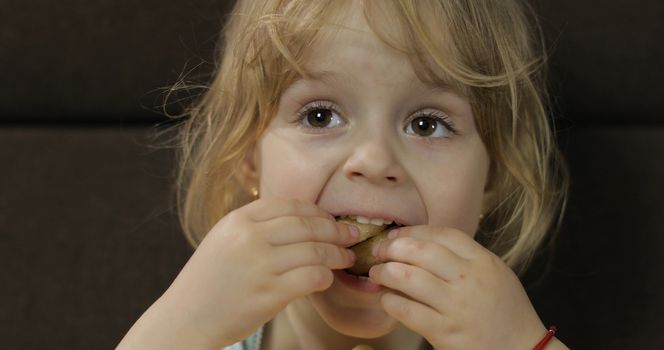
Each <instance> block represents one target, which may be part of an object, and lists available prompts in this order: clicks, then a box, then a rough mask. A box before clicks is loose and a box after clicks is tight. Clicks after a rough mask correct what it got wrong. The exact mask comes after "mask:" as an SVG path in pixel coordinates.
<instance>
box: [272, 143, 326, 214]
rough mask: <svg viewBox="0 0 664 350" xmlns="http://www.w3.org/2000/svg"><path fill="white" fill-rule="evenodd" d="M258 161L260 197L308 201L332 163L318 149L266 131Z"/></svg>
mask: <svg viewBox="0 0 664 350" xmlns="http://www.w3.org/2000/svg"><path fill="white" fill-rule="evenodd" d="M328 157H329V156H328ZM259 162H260V186H261V187H260V189H261V197H281V198H296V199H301V200H307V201H315V200H316V197H317V195H318V193H319V191H320V189H321V188H322V187H323V185H324V184H325V181H327V179H328V177H329V174H328V173H329V171H328V170H327V168H329V167H330V165H329V164H331V163H332V162H331V161H330V159H327V158H325V157H322V156H321V153H320V152H317V151H316V150H314V149H310V148H307V147H298V145H297V144H294V143H293V142H288V141H287V139H286V137H283V136H280V135H275V134H266V135H265V137H264V138H263V140H262V141H261V143H260V161H259Z"/></svg>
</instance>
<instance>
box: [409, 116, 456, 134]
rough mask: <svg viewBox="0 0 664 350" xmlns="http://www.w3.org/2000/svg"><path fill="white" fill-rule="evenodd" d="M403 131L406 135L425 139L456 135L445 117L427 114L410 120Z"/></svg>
mask: <svg viewBox="0 0 664 350" xmlns="http://www.w3.org/2000/svg"><path fill="white" fill-rule="evenodd" d="M404 131H405V132H406V134H411V135H417V136H419V137H426V138H441V137H448V136H450V134H453V133H456V130H455V129H454V127H453V126H452V123H451V122H450V121H448V120H447V117H445V116H438V115H436V114H429V113H426V114H420V115H418V116H416V117H414V118H413V119H411V120H410V121H409V122H408V123H406V127H404Z"/></svg>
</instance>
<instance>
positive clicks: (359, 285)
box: [334, 270, 383, 293]
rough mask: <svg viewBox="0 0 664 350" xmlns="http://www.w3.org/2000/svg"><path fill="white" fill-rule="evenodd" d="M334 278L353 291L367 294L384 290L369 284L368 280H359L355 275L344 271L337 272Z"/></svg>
mask: <svg viewBox="0 0 664 350" xmlns="http://www.w3.org/2000/svg"><path fill="white" fill-rule="evenodd" d="M334 276H336V278H337V279H338V280H339V281H341V283H343V284H345V285H346V286H348V287H350V288H351V289H355V290H359V291H361V292H365V293H377V292H379V291H381V290H382V289H383V287H381V286H380V285H378V284H374V283H371V282H369V281H368V280H364V279H359V278H357V277H355V276H353V275H350V274H348V273H347V272H346V271H344V270H335V271H334Z"/></svg>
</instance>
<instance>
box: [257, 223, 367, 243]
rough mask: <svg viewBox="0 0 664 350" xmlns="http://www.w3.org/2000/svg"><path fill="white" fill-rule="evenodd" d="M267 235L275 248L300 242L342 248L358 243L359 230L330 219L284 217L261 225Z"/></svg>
mask: <svg viewBox="0 0 664 350" xmlns="http://www.w3.org/2000/svg"><path fill="white" fill-rule="evenodd" d="M260 225H263V226H264V227H262V229H261V231H264V232H266V233H267V235H268V237H267V241H268V242H269V243H270V244H272V245H274V246H281V245H287V244H293V243H298V242H307V241H308V242H326V243H333V244H337V245H341V246H350V245H353V244H355V243H357V240H358V237H359V234H358V233H357V228H355V227H353V229H354V231H355V232H354V233H353V232H352V231H351V228H350V225H347V224H344V223H342V222H336V221H334V220H330V219H328V218H321V217H306V216H282V217H278V218H275V219H272V220H269V221H264V222H262V223H260Z"/></svg>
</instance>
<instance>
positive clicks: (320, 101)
mask: <svg viewBox="0 0 664 350" xmlns="http://www.w3.org/2000/svg"><path fill="white" fill-rule="evenodd" d="M360 13H361V12H360ZM348 22H349V23H345V24H346V25H349V26H351V27H353V28H357V29H359V30H360V31H359V32H358V31H350V30H339V29H335V30H338V32H337V33H338V34H336V35H333V36H331V37H329V39H326V40H325V41H323V42H319V43H317V44H316V45H314V46H312V47H311V50H312V51H311V52H312V56H311V59H310V60H309V61H308V63H307V65H306V68H307V69H308V71H310V72H313V73H314V75H316V74H318V75H319V77H318V78H320V79H312V80H300V81H297V82H296V83H294V84H293V85H292V86H290V87H289V88H288V89H287V90H286V91H285V92H284V94H283V95H282V96H281V99H280V104H279V108H278V112H277V114H276V116H275V118H274V119H273V121H272V122H271V124H270V125H269V127H268V129H267V130H266V132H265V134H264V135H263V137H262V138H261V139H260V140H259V143H258V147H257V148H256V154H255V160H256V162H257V164H256V166H257V169H258V171H259V175H260V191H261V197H283V198H298V199H302V200H307V201H311V202H315V203H317V204H318V205H319V206H320V207H321V208H323V209H324V210H326V211H328V212H329V213H331V214H332V215H335V216H337V215H342V214H348V215H352V214H355V215H363V216H370V217H388V218H392V217H393V218H397V219H398V221H400V222H401V223H403V224H407V225H418V224H426V225H433V226H447V227H454V228H456V229H460V230H462V231H464V232H467V233H468V234H469V235H474V232H475V231H476V229H477V225H478V217H479V215H480V214H481V213H482V203H483V200H484V197H485V193H484V189H485V184H486V183H487V175H488V170H489V157H488V155H487V151H486V148H485V146H484V144H483V143H482V141H481V139H480V136H479V134H478V132H477V130H476V128H475V123H474V121H473V114H472V111H471V107H470V105H469V103H468V101H467V100H466V99H465V98H463V97H461V96H459V95H457V94H455V93H454V92H452V91H451V90H448V89H444V88H438V89H435V88H433V87H431V86H427V85H425V84H424V83H422V82H421V81H420V80H419V79H418V78H417V77H416V75H415V73H414V71H413V68H412V66H411V64H410V61H409V60H408V59H407V56H405V55H404V54H402V53H399V52H397V51H395V50H393V49H391V48H389V47H388V46H386V45H385V44H384V43H383V42H382V41H380V40H379V39H378V38H377V37H376V36H375V34H373V33H372V31H371V30H370V29H369V27H368V26H367V24H366V22H365V20H364V18H363V17H362V15H359V16H358V17H355V18H349V19H348ZM307 108H309V112H302V111H303V110H307ZM298 113H300V115H301V116H303V117H304V118H303V119H302V120H301V121H298ZM437 117H442V118H444V119H437ZM445 123H448V124H452V125H453V128H454V130H456V132H457V133H455V132H454V131H452V129H450V128H449V126H448V125H446V124H445ZM432 125H433V126H435V129H431V126H432ZM310 300H311V301H312V303H313V305H314V307H315V308H316V310H317V311H318V313H319V314H320V316H322V317H323V319H325V320H326V321H327V323H328V324H329V325H330V326H332V327H333V328H335V329H337V330H338V331H341V332H344V333H347V334H348V333H354V334H355V335H358V334H365V335H369V334H371V335H374V336H378V335H381V334H385V333H386V332H388V331H390V330H391V329H392V328H393V327H394V326H395V325H396V322H395V321H394V320H393V319H391V318H390V317H389V316H387V315H386V314H385V313H384V312H383V311H382V309H381V308H380V304H379V302H378V295H377V294H376V293H374V294H371V293H364V292H360V291H357V290H352V289H349V288H348V287H347V286H346V285H344V284H342V283H341V282H339V281H338V280H336V279H335V282H334V283H333V285H332V287H331V288H330V289H328V290H327V291H325V292H322V293H318V294H316V295H313V296H311V297H310ZM358 332H359V333H358Z"/></svg>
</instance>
